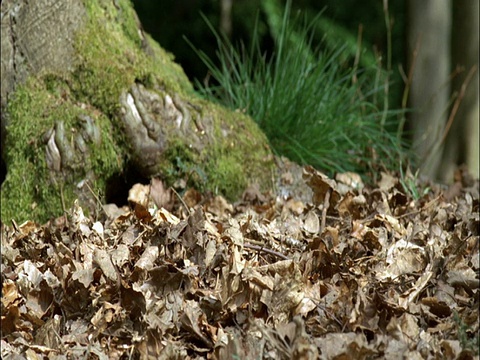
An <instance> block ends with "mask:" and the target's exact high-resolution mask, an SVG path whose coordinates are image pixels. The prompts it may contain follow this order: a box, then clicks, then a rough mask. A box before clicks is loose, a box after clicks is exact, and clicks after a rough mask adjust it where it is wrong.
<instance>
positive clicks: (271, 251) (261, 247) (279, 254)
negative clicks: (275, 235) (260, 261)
mask: <svg viewBox="0 0 480 360" xmlns="http://www.w3.org/2000/svg"><path fill="white" fill-rule="evenodd" d="M243 247H245V248H247V249H252V250H256V251H263V252H265V253H267V254H270V255H274V256H276V257H279V258H281V259H284V260H290V258H289V257H288V256H286V255H283V254H282V253H279V252H278V251H275V250H272V249H269V248H266V247H264V246H258V245H253V244H247V243H244V244H243Z"/></svg>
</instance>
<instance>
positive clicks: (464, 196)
mask: <svg viewBox="0 0 480 360" xmlns="http://www.w3.org/2000/svg"><path fill="white" fill-rule="evenodd" d="M303 177H304V179H305V183H306V184H307V185H308V186H309V187H310V189H311V192H312V193H313V196H312V199H311V201H310V202H304V201H301V200H299V199H296V198H293V197H287V198H284V197H280V196H279V197H277V198H274V197H272V196H267V195H266V194H260V193H258V190H256V189H255V188H250V189H248V190H247V191H246V192H245V196H244V200H243V201H241V202H239V203H237V204H235V205H232V204H229V203H228V202H227V201H226V200H225V199H223V198H222V197H219V196H217V197H213V196H206V195H203V194H199V193H198V192H196V191H195V190H188V191H186V192H185V193H184V194H183V196H182V197H181V200H180V197H177V196H174V195H175V194H173V193H172V190H165V189H164V187H163V185H161V184H159V183H158V182H157V183H156V185H155V189H157V193H153V192H155V191H154V190H152V187H149V186H144V185H143V186H142V185H138V186H136V187H135V188H134V189H132V193H131V196H130V198H129V200H130V204H131V207H130V208H128V209H127V208H123V209H119V208H117V207H116V206H115V205H108V206H105V207H104V214H103V217H99V218H98V219H97V220H96V221H94V220H92V218H90V217H87V216H85V215H84V213H83V210H82V209H81V208H80V207H79V206H78V205H75V206H74V208H73V209H72V210H71V212H70V214H69V216H68V218H61V219H57V220H56V221H52V222H51V223H48V224H45V225H43V226H39V225H36V224H34V223H32V222H27V223H24V224H22V225H20V226H17V225H16V224H15V223H13V225H12V226H5V225H2V229H1V231H2V243H1V247H2V249H1V250H2V255H1V256H2V264H1V266H2V303H1V319H2V322H1V329H2V338H1V356H2V358H3V359H21V358H28V359H42V358H45V359H47V358H48V359H77V358H81V359H204V358H206V359H317V358H318V359H398V358H404V359H473V358H477V359H478V333H479V321H478V320H479V309H478V306H479V242H478V241H479V224H480V216H479V200H478V186H477V188H476V193H475V191H469V190H468V189H466V188H462V189H460V190H458V189H457V190H456V191H457V192H458V194H456V195H455V196H454V197H453V196H452V198H453V199H452V200H448V201H447V199H446V197H445V196H444V195H442V194H443V192H442V191H440V190H435V189H434V190H432V191H430V192H429V194H427V195H425V196H424V197H423V198H420V199H418V200H413V199H412V198H411V197H410V196H408V195H407V194H406V193H405V192H404V191H403V188H402V187H401V185H400V184H399V181H398V180H397V179H395V178H393V177H392V176H389V175H387V174H383V177H382V180H381V181H380V182H379V184H378V187H376V188H374V189H370V188H367V187H364V186H363V184H362V182H361V179H360V178H359V177H358V176H357V175H356V174H341V175H340V176H339V177H337V181H335V180H333V179H329V178H327V177H326V176H324V175H323V174H321V173H319V172H317V171H316V170H314V169H313V168H310V167H306V168H305V169H304V173H303ZM477 185H478V184H477ZM158 192H161V193H158ZM472 194H473V195H472ZM167 209H168V210H167Z"/></svg>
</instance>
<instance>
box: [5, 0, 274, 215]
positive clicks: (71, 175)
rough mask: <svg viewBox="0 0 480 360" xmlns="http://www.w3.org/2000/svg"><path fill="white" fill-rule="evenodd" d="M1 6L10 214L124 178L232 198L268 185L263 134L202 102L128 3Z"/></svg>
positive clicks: (269, 159)
mask: <svg viewBox="0 0 480 360" xmlns="http://www.w3.org/2000/svg"><path fill="white" fill-rule="evenodd" d="M1 12H2V23H1V26H2V40H1V50H2V53H1V71H2V73H1V111H2V138H3V135H4V134H5V146H4V143H3V141H2V155H3V156H4V159H5V162H6V164H7V175H6V178H5V181H4V183H3V184H2V192H1V201H2V208H1V218H2V220H3V221H7V220H10V218H15V219H16V220H17V221H23V220H26V219H34V220H38V221H44V220H46V219H48V218H49V217H52V216H57V215H59V214H61V213H62V209H64V208H65V207H69V205H70V203H71V201H72V200H73V199H75V198H79V199H80V200H81V202H82V203H83V206H86V207H89V208H92V207H95V206H96V205H98V204H96V203H95V200H94V199H96V198H97V197H98V195H102V194H105V193H108V192H109V191H111V189H108V186H109V185H108V184H113V183H116V181H113V180H114V179H124V178H125V177H128V174H134V175H137V174H139V175H141V176H142V177H144V178H151V177H160V178H162V179H164V180H165V181H167V182H170V183H172V182H173V181H174V180H176V179H181V178H184V179H185V180H186V181H189V182H190V183H191V185H194V186H197V187H200V188H201V189H203V190H211V191H213V192H219V193H221V194H223V195H226V196H227V197H229V198H234V197H237V196H238V195H239V194H240V193H241V191H243V189H244V188H245V187H246V186H247V185H249V184H252V183H257V184H258V185H259V186H260V188H263V189H265V188H267V187H269V186H271V184H272V181H271V180H272V174H274V171H273V169H274V161H273V156H272V154H271V152H270V149H269V147H268V145H267V140H266V138H265V136H264V135H263V134H262V132H261V131H260V130H259V129H258V127H257V126H256V125H255V123H254V122H253V121H252V120H251V119H250V118H248V117H246V116H244V115H242V114H241V113H239V112H231V111H228V110H226V109H224V108H222V107H220V106H217V105H215V104H212V103H210V102H207V101H204V100H202V99H200V98H199V97H198V96H197V95H196V94H195V92H194V91H193V88H192V86H191V84H190V83H189V82H188V79H187V77H186V76H185V74H184V72H183V70H182V69H181V68H180V67H179V66H178V65H176V64H175V63H174V62H173V60H172V56H171V55H170V54H168V53H167V52H165V51H164V50H163V49H162V48H161V47H160V46H159V45H158V44H156V43H155V42H154V41H153V40H151V38H150V37H149V36H148V35H146V34H144V33H143V31H142V29H141V26H140V24H139V22H138V19H137V17H136V14H135V13H134V11H133V9H132V7H131V5H130V2H129V1H128V0H108V1H107V0H83V1H82V0H62V1H58V0H36V1H30V2H25V1H22V0H4V1H3V2H2V4H1ZM179 41H180V40H179ZM192 56H193V54H192ZM5 128H6V129H7V131H6V132H5V131H3V130H5Z"/></svg>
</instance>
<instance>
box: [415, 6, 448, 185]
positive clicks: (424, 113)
mask: <svg viewBox="0 0 480 360" xmlns="http://www.w3.org/2000/svg"><path fill="white" fill-rule="evenodd" d="M408 20H409V24H408V54H409V60H410V64H409V68H412V67H413V78H412V83H411V88H410V107H411V108H412V109H413V111H414V112H413V113H412V115H411V118H410V124H411V128H412V131H413V147H414V150H415V152H416V154H417V155H418V158H419V164H421V166H420V170H421V173H422V174H423V175H426V176H428V177H430V178H434V177H435V176H436V172H437V169H438V166H439V163H440V160H441V155H442V146H441V137H442V134H443V130H444V127H445V124H446V120H447V116H448V105H449V97H450V86H449V83H450V80H449V73H450V28H451V3H450V0H422V1H417V0H409V1H408Z"/></svg>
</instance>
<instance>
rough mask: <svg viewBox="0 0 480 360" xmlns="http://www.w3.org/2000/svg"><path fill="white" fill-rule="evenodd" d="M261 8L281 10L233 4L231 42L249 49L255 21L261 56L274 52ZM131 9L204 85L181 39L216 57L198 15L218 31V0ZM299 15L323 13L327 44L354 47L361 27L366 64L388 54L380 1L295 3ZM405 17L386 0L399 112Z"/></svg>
mask: <svg viewBox="0 0 480 360" xmlns="http://www.w3.org/2000/svg"><path fill="white" fill-rule="evenodd" d="M262 3H263V4H265V3H272V4H277V3H278V5H281V6H282V7H283V6H284V4H285V1H283V0H278V1H276V0H275V1H273V0H234V1H233V8H232V24H233V32H232V39H231V40H232V43H233V44H236V43H238V42H240V41H241V42H243V43H244V44H245V46H246V47H247V48H248V47H249V45H250V43H251V40H252V29H253V28H254V25H255V20H256V18H257V16H258V19H259V25H258V35H260V37H261V39H260V43H261V46H262V49H264V50H265V51H268V50H272V47H273V39H272V34H270V31H269V27H268V24H267V21H266V18H267V16H266V14H265V10H266V8H267V7H266V6H261V5H262ZM133 4H134V6H135V9H136V11H137V13H138V15H139V17H140V20H141V22H142V24H143V27H144V29H145V30H146V31H147V32H148V33H150V34H151V35H152V36H153V37H154V38H155V39H156V40H157V41H158V42H159V43H160V44H161V45H162V47H164V48H165V49H167V50H169V51H171V52H172V53H173V54H174V55H175V58H176V61H177V62H179V63H180V64H181V65H182V67H183V68H184V70H185V72H186V74H187V76H188V77H189V78H190V79H191V80H192V81H193V80H194V79H195V78H196V79H198V80H203V79H204V78H205V76H206V74H207V68H206V66H205V65H204V64H203V63H202V62H201V61H199V59H198V57H197V56H195V54H194V53H193V52H192V49H191V47H190V46H189V45H188V44H187V43H186V42H185V41H184V40H183V37H184V36H185V37H186V38H188V39H189V40H190V41H191V43H192V44H194V45H195V47H196V48H197V49H201V50H202V51H204V52H205V53H206V54H207V55H208V56H209V57H210V58H211V59H214V58H215V51H216V49H217V44H216V40H215V36H214V35H213V34H212V32H211V31H210V29H209V28H208V26H207V24H206V23H205V21H204V20H203V19H202V17H201V16H199V14H200V13H203V14H204V15H205V17H206V18H207V19H208V21H209V22H210V23H211V24H212V25H213V26H214V27H215V28H217V29H218V26H219V22H220V21H219V16H220V1H219V0H162V1H158V0H134V1H133ZM296 10H301V12H302V14H304V15H305V16H306V17H307V18H313V17H314V16H316V15H317V14H318V13H319V12H322V19H324V20H325V21H324V22H323V23H322V22H320V23H322V24H323V25H322V29H321V30H322V32H323V34H322V33H321V32H319V34H317V35H318V38H319V39H320V38H321V37H322V36H324V35H326V36H328V39H329V40H330V41H331V42H335V41H337V42H340V43H344V42H345V41H346V38H347V37H348V38H349V40H350V41H353V42H354V43H356V39H357V35H358V28H359V25H360V24H362V25H363V39H362V44H363V48H364V53H363V56H362V59H363V60H364V61H367V60H370V59H372V58H373V59H374V53H375V52H377V53H378V54H383V59H385V54H386V51H387V45H386V42H387V36H386V25H385V18H384V11H383V1H382V0H364V1H358V0H342V1H337V0H294V1H293V3H292V14H296ZM405 12H406V6H405V2H404V1H389V14H390V18H391V21H392V25H393V26H392V44H393V46H392V69H393V71H392V74H391V77H390V79H391V81H392V87H391V90H390V103H391V104H394V107H399V104H400V98H401V93H402V91H403V84H402V81H401V77H400V74H399V71H398V66H399V65H400V64H404V63H405V59H404V56H405V55H404V52H405V41H404V34H405V30H404V29H405V18H406V16H405Z"/></svg>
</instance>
